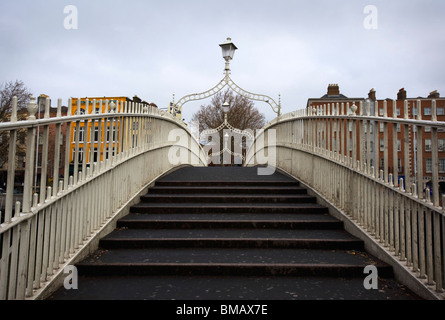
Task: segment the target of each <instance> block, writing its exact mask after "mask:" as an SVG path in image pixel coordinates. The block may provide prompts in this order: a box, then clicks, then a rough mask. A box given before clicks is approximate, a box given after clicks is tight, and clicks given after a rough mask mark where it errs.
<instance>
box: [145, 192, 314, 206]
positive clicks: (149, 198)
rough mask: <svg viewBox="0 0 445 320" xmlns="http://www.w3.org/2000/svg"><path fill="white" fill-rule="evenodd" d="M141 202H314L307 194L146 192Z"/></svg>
mask: <svg viewBox="0 0 445 320" xmlns="http://www.w3.org/2000/svg"><path fill="white" fill-rule="evenodd" d="M140 200H141V202H149V203H193V202H194V203H203V202H204V203H227V204H236V203H315V202H316V198H315V197H312V196H308V195H269V194H267V195H265V194H262V195H251V194H236V195H232V194H229V195H228V194H212V195H209V194H168V195H163V194H146V195H144V196H141V197H140Z"/></svg>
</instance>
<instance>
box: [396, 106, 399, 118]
mask: <svg viewBox="0 0 445 320" xmlns="http://www.w3.org/2000/svg"><path fill="white" fill-rule="evenodd" d="M396 113H397V116H400V108H397V109H396Z"/></svg>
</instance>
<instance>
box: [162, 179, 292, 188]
mask: <svg viewBox="0 0 445 320" xmlns="http://www.w3.org/2000/svg"><path fill="white" fill-rule="evenodd" d="M155 186H164V187H165V186H168V187H220V186H221V187H227V186H235V187H237V186H242V187H247V186H254V187H258V186H260V187H277V186H278V187H299V186H300V183H299V182H298V181H273V180H272V181H267V180H258V181H257V180H250V181H249V180H227V181H225V180H188V181H183V180H176V181H175V180H159V181H157V182H156V183H155Z"/></svg>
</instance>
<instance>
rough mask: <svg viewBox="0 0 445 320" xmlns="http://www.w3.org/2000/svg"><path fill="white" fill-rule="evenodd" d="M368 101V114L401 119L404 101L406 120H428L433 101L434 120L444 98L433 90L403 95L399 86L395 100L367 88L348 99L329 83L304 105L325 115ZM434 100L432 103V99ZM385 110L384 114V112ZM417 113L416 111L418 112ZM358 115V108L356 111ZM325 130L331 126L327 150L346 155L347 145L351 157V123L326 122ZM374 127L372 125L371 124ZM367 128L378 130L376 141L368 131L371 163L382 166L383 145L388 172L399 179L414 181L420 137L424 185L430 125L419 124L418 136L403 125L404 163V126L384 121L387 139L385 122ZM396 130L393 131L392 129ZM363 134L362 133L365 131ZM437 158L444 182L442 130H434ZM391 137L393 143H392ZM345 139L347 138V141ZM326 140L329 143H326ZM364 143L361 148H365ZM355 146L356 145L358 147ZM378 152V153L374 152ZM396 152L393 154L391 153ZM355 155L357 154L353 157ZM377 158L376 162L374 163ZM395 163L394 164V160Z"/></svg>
mask: <svg viewBox="0 0 445 320" xmlns="http://www.w3.org/2000/svg"><path fill="white" fill-rule="evenodd" d="M366 100H367V101H369V102H370V114H371V116H375V115H378V116H379V117H385V116H388V117H396V118H401V119H403V118H405V104H406V106H407V111H408V114H407V116H406V118H407V119H421V120H432V110H433V108H432V106H433V103H435V104H436V114H437V121H445V112H444V110H445V98H441V97H440V94H439V93H438V92H437V91H433V92H431V93H430V94H429V95H428V96H427V97H417V98H407V91H406V90H405V89H404V88H402V89H400V90H399V92H397V99H396V100H393V99H389V98H388V99H377V98H376V91H375V90H374V89H371V90H370V91H369V93H368V97H367V98H348V97H346V96H345V95H343V94H341V93H340V90H339V86H338V85H337V84H330V85H329V86H328V92H327V94H326V95H324V96H322V97H321V98H310V99H308V102H307V108H308V109H309V108H311V109H313V110H317V112H318V113H319V114H323V113H324V112H327V114H338V115H345V114H347V113H348V112H349V107H350V106H352V105H354V104H355V105H356V106H357V107H358V106H359V105H360V102H365V101H366ZM433 101H434V102H433ZM385 110H386V113H385ZM419 112H420V114H419ZM357 114H358V111H357ZM348 125H349V134H348V137H349V139H347V138H346V137H338V128H337V126H344V127H346V126H348ZM327 126H328V130H330V129H331V128H332V142H331V145H327V146H326V147H328V149H330V150H334V151H339V152H342V154H346V153H347V151H346V149H347V146H349V151H350V152H349V156H352V152H351V151H352V143H353V142H352V141H353V136H352V135H353V129H352V127H351V124H350V123H349V124H348V123H346V122H344V121H334V120H328V121H327ZM374 126H375V127H374ZM374 126H372V127H371V128H370V132H371V134H372V133H373V132H374V130H375V129H377V130H378V138H377V139H378V140H377V141H375V140H376V135H374V134H372V135H371V139H370V143H371V145H370V146H369V147H370V153H371V157H370V158H371V165H372V166H374V167H378V168H380V169H382V168H384V159H385V146H387V151H386V152H387V159H388V160H387V161H388V173H393V175H395V170H396V172H397V176H398V177H399V178H400V177H402V178H405V175H406V174H409V175H410V177H412V180H411V181H414V180H415V179H416V177H417V174H418V173H417V172H416V161H417V159H418V157H419V156H420V155H419V154H418V152H419V150H417V139H418V138H419V136H421V139H422V150H420V152H421V158H422V164H423V170H422V171H423V172H422V176H423V182H424V184H425V186H427V185H428V184H429V182H430V180H431V176H432V168H433V164H432V148H431V146H432V141H431V139H432V138H431V128H429V127H421V132H420V135H419V133H418V132H417V128H416V127H415V126H407V128H408V132H407V133H406V134H407V135H406V137H407V141H408V150H407V153H408V155H409V156H408V163H405V143H404V141H405V125H401V124H396V125H393V124H391V123H388V124H387V125H386V130H387V141H385V138H384V137H385V133H384V132H385V122H377V123H376V124H374ZM394 130H395V131H396V132H395V133H394V132H393V131H394ZM356 132H357V136H356V141H359V130H358V129H357V131H356ZM365 134H366V133H365ZM319 135H320V133H317V137H316V139H318V140H323V139H322V138H323V137H321V136H319ZM437 135H438V141H437V143H438V161H439V164H438V166H439V180H440V181H445V132H444V130H438V134H437ZM395 139H397V142H396V143H394V141H395ZM348 140H349V141H348ZM328 143H329V142H328ZM367 147H368V146H367V144H366V142H365V148H366V149H367ZM358 149H359V148H357V150H358ZM357 152H359V150H358V151H357ZM377 153H378V154H377ZM395 153H396V155H395ZM358 156H359V155H358V154H357V157H358ZM375 161H378V164H376V163H375ZM395 162H397V163H395Z"/></svg>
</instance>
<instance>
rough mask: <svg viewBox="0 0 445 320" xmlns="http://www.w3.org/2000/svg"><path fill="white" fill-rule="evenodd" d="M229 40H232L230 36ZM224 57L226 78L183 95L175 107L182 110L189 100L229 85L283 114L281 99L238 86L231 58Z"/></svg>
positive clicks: (195, 99)
mask: <svg viewBox="0 0 445 320" xmlns="http://www.w3.org/2000/svg"><path fill="white" fill-rule="evenodd" d="M228 40H230V38H228ZM235 48H236V47H235ZM224 58H225V60H226V67H225V75H224V78H222V79H221V81H220V82H219V83H218V84H217V85H216V86H214V87H213V88H211V89H209V90H207V91H204V92H201V93H193V94H189V95H186V96H184V97H182V98H181V99H179V100H178V102H177V103H176V104H175V107H176V108H178V109H179V110H181V109H182V106H183V105H184V104H185V103H187V102H190V101H197V100H203V99H206V98H209V97H211V96H213V95H215V94H217V93H218V92H220V91H221V90H223V89H224V88H225V87H229V88H230V89H232V91H234V92H235V93H237V94H239V95H241V96H243V97H245V98H247V99H249V100H255V101H262V102H266V103H268V104H269V105H270V107H271V108H272V110H273V111H274V112H275V113H277V115H278V116H280V115H281V101H279V103H276V102H275V100H274V99H272V98H271V97H269V96H267V95H264V94H256V93H252V92H249V91H247V90H244V89H242V88H241V87H240V86H238V85H237V84H236V83H235V82H234V81H233V80H232V79H231V78H230V60H231V58H227V57H224Z"/></svg>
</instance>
